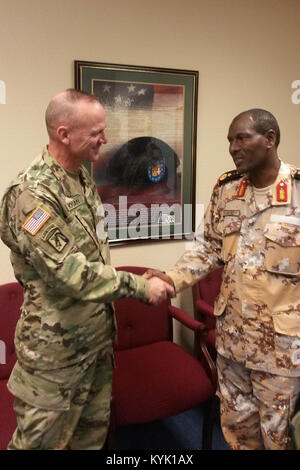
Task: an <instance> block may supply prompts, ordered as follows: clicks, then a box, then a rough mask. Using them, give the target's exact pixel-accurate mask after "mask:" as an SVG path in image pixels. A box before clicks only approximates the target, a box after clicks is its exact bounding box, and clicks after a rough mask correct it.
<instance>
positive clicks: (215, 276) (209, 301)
mask: <svg viewBox="0 0 300 470" xmlns="http://www.w3.org/2000/svg"><path fill="white" fill-rule="evenodd" d="M222 274H223V267H221V268H218V269H216V270H215V271H213V272H211V273H209V274H208V275H207V276H206V277H205V278H203V279H201V280H200V281H198V282H197V283H196V284H195V285H194V286H193V297H194V308H195V318H196V319H197V320H199V321H201V322H203V323H204V324H205V325H206V326H207V328H208V333H207V337H206V344H207V348H208V350H209V353H210V355H211V356H212V357H213V358H215V357H216V350H215V342H216V334H215V327H216V319H215V317H214V302H215V299H216V297H217V295H218V294H219V292H220V287H221V282H222Z"/></svg>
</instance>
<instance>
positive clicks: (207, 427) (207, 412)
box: [202, 395, 219, 450]
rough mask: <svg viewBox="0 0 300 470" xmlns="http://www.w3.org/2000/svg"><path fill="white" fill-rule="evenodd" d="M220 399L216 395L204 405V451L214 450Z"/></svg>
mask: <svg viewBox="0 0 300 470" xmlns="http://www.w3.org/2000/svg"><path fill="white" fill-rule="evenodd" d="M218 403H219V402H218V397H217V395H214V396H213V397H211V398H210V399H209V400H208V401H207V402H206V403H205V405H204V417H203V428H202V450H211V449H212V436H213V428H214V424H215V422H216V415H217V406H218Z"/></svg>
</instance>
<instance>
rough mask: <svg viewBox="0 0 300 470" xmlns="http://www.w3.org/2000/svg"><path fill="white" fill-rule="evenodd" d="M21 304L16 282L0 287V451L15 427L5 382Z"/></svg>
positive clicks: (11, 398)
mask: <svg viewBox="0 0 300 470" xmlns="http://www.w3.org/2000/svg"><path fill="white" fill-rule="evenodd" d="M22 303H23V288H22V287H21V285H20V284H18V283H17V282H11V283H9V284H3V285H2V286H0V341H1V342H0V347H1V352H0V450H4V449H6V448H7V444H8V443H9V441H10V439H11V436H12V434H13V432H14V430H15V428H16V426H17V422H16V417H15V413H14V410H13V401H14V397H13V395H11V393H9V391H8V390H7V386H6V385H7V381H8V378H9V376H10V373H11V371H12V368H13V366H14V364H15V362H16V353H15V347H14V333H15V328H16V323H17V321H18V318H19V316H20V309H21V305H22Z"/></svg>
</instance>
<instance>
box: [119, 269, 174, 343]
mask: <svg viewBox="0 0 300 470" xmlns="http://www.w3.org/2000/svg"><path fill="white" fill-rule="evenodd" d="M116 269H117V270H118V271H129V272H132V273H134V274H138V275H142V274H143V273H144V272H145V271H146V270H147V268H145V267H138V266H119V267H118V268H116ZM114 305H115V312H116V320H117V329H118V330H117V339H116V342H115V344H114V349H115V350H121V349H131V348H135V347H137V346H143V345H146V344H151V343H155V342H158V341H166V340H169V339H170V338H171V337H172V336H171V335H172V323H171V320H170V316H169V314H168V306H169V302H168V301H165V302H162V303H161V304H160V305H158V306H150V305H147V304H145V303H143V302H140V301H139V300H137V299H131V298H123V299H119V300H117V301H115V302H114Z"/></svg>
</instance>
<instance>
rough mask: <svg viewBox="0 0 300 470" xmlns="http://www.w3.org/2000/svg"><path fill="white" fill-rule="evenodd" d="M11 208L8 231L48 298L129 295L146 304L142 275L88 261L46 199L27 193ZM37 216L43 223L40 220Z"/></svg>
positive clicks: (106, 299) (100, 298)
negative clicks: (48, 293) (12, 234)
mask: <svg viewBox="0 0 300 470" xmlns="http://www.w3.org/2000/svg"><path fill="white" fill-rule="evenodd" d="M13 207H14V209H13V211H12V214H11V218H10V220H11V229H12V231H13V233H14V236H15V237H16V239H17V243H18V249H19V250H20V251H21V253H22V255H23V257H24V258H25V260H26V262H27V264H28V265H29V266H31V267H32V268H33V269H34V270H35V271H36V273H37V274H38V277H40V278H42V279H43V281H44V282H45V283H46V284H47V286H48V287H49V288H50V289H51V291H50V292H51V295H66V296H69V297H71V298H76V299H81V300H83V301H98V302H111V301H113V300H116V299H117V298H120V297H130V296H133V297H136V298H138V299H140V300H143V301H148V286H147V281H146V280H145V279H143V278H142V277H141V276H136V275H134V274H131V273H128V272H120V271H119V272H117V271H116V270H115V269H113V268H112V267H111V266H109V265H105V264H104V263H102V262H100V261H88V260H87V258H86V256H85V255H84V254H83V253H82V252H81V251H80V250H79V248H78V246H77V245H76V242H75V238H74V235H73V233H72V231H71V230H70V228H69V226H68V224H67V223H66V221H65V220H64V218H63V216H62V214H60V215H59V214H58V208H57V207H54V206H53V204H52V203H51V202H50V201H49V200H48V201H45V200H44V199H40V198H37V197H36V196H35V195H34V194H32V193H31V192H30V191H27V192H24V193H22V195H21V196H19V197H18V198H17V199H16V201H15V204H14V205H13ZM33 207H34V208H35V209H34V210H33V211H32V208H33ZM36 210H40V211H41V212H40V213H38V212H36ZM40 214H41V217H43V218H44V221H43V223H41V222H40V221H39V220H40V219H39V215H40ZM34 217H36V218H34Z"/></svg>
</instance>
